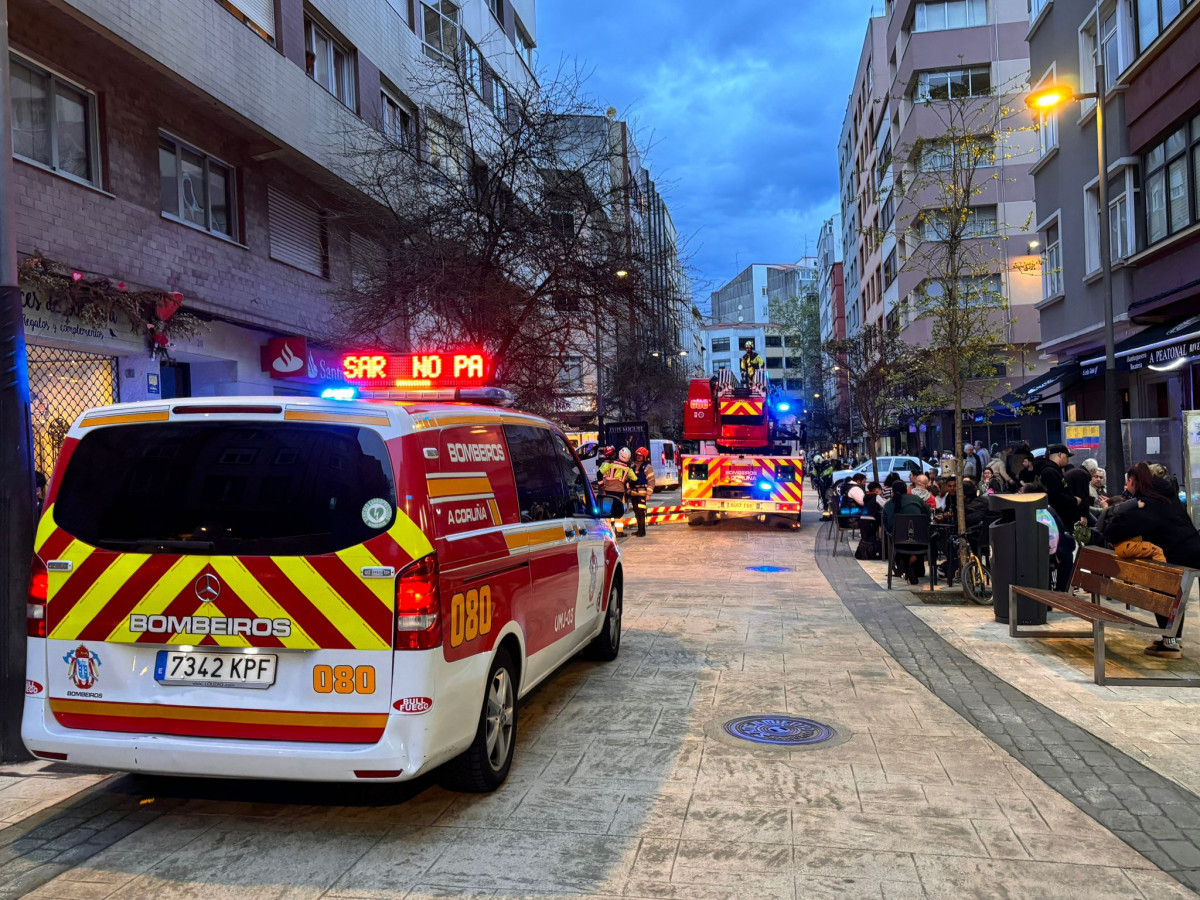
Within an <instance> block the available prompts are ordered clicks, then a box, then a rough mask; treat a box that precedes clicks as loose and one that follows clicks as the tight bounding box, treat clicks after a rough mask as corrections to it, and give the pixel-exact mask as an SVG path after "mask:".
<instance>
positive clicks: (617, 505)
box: [600, 497, 625, 519]
mask: <svg viewBox="0 0 1200 900" xmlns="http://www.w3.org/2000/svg"><path fill="white" fill-rule="evenodd" d="M623 515H625V504H624V503H622V502H621V498H620V497H601V498H600V518H602V519H619V518H621V516H623Z"/></svg>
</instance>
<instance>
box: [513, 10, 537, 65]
mask: <svg viewBox="0 0 1200 900" xmlns="http://www.w3.org/2000/svg"><path fill="white" fill-rule="evenodd" d="M533 51H534V44H533V38H531V37H530V36H529V32H528V31H526V30H525V26H524V25H522V24H521V20H520V19H517V52H518V53H519V54H520V55H521V59H523V60H525V65H527V66H529V68H530V70H532V69H533Z"/></svg>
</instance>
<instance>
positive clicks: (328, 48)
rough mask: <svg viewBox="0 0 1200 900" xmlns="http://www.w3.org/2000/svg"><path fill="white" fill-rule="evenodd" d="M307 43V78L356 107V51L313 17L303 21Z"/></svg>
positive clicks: (349, 105) (347, 104) (350, 105)
mask: <svg viewBox="0 0 1200 900" xmlns="http://www.w3.org/2000/svg"><path fill="white" fill-rule="evenodd" d="M304 42H305V51H306V52H305V54H304V59H305V66H306V67H307V69H308V77H309V78H311V79H312V80H313V81H315V82H316V83H317V84H319V85H321V87H323V88H325V90H327V91H329V93H331V94H333V96H335V97H337V98H338V99H339V100H341V101H342V103H344V104H345V105H346V106H348V107H350V109H354V108H355V96H354V56H353V53H352V52H351V51H350V50H349V49H347V48H346V47H344V46H343V45H342V44H340V43H339V42H338V41H336V40H334V39H333V38H332V37H331V36H330V35H329V33H328V32H327V31H325V30H324V29H323V28H322V27H321V26H320V25H318V24H317V23H316V22H314V21H312V19H305V20H304Z"/></svg>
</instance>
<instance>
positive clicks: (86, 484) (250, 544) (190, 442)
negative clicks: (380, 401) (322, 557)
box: [54, 422, 396, 556]
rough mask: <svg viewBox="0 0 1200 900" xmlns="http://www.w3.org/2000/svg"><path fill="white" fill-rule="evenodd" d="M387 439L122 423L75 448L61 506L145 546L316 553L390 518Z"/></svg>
mask: <svg viewBox="0 0 1200 900" xmlns="http://www.w3.org/2000/svg"><path fill="white" fill-rule="evenodd" d="M395 509H396V496H395V487H394V485H393V481H392V470H391V464H390V461H389V459H388V454H387V448H386V446H385V445H384V442H383V439H382V438H381V437H380V436H379V435H378V434H377V433H376V432H374V431H370V430H367V429H362V428H354V427H349V426H345V425H324V424H303V425H297V424H291V423H284V422H169V423H163V424H141V425H117V426H113V427H109V428H101V429H98V430H96V431H94V432H92V433H90V434H88V435H86V436H85V437H84V438H83V440H82V441H80V443H79V446H78V447H76V448H75V452H74V454H73V455H72V456H71V459H70V462H69V463H68V464H67V470H66V472H65V473H64V474H63V481H62V487H61V488H60V490H59V493H58V499H57V501H56V503H55V507H54V518H55V521H56V522H57V523H58V525H59V527H61V528H63V529H64V530H65V531H67V532H69V533H70V534H72V535H73V536H75V537H76V538H78V539H79V540H81V541H84V542H85V543H88V544H91V545H93V546H95V547H103V548H106V549H110V550H123V551H130V552H137V553H203V554H213V555H218V556H235V555H240V556H309V555H315V554H321V553H333V552H336V551H339V550H344V549H346V548H348V547H353V546H355V545H356V544H361V543H363V542H364V541H366V540H369V539H370V538H372V537H375V536H376V535H378V534H380V533H381V532H382V531H385V530H386V529H387V528H388V527H390V525H391V523H392V520H393V519H394V518H395Z"/></svg>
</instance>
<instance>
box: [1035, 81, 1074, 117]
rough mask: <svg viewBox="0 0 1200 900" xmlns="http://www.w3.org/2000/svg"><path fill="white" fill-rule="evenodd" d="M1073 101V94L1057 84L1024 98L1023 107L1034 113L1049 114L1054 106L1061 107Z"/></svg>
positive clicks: (1068, 89)
mask: <svg viewBox="0 0 1200 900" xmlns="http://www.w3.org/2000/svg"><path fill="white" fill-rule="evenodd" d="M1074 99H1075V92H1074V91H1072V90H1071V89H1070V88H1068V87H1064V86H1062V85H1059V84H1055V85H1051V86H1050V87H1047V88H1042V89H1041V90H1040V91H1034V92H1033V93H1032V94H1030V95H1029V96H1028V97H1026V98H1025V105H1026V106H1028V107H1029V108H1030V109H1032V110H1034V111H1035V112H1049V111H1050V110H1052V109H1054V108H1055V107H1056V106H1061V105H1062V104H1064V103H1066V102H1067V101H1068V100H1074Z"/></svg>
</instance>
